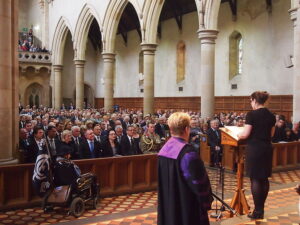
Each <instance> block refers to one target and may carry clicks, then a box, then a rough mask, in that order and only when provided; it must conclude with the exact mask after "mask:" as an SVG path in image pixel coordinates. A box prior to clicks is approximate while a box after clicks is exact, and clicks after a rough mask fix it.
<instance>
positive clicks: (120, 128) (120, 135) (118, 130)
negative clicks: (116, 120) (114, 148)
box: [115, 125, 123, 144]
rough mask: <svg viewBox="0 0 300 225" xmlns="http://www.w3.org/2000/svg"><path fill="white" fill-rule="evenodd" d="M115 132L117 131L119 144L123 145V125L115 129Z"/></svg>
mask: <svg viewBox="0 0 300 225" xmlns="http://www.w3.org/2000/svg"><path fill="white" fill-rule="evenodd" d="M115 131H116V135H117V142H118V143H119V144H121V140H122V137H123V127H122V126H121V125H117V126H116V127H115Z"/></svg>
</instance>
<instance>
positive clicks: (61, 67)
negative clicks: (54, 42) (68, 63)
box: [52, 65, 63, 72]
mask: <svg viewBox="0 0 300 225" xmlns="http://www.w3.org/2000/svg"><path fill="white" fill-rule="evenodd" d="M52 67H53V71H54V72H59V71H62V69H63V65H52Z"/></svg>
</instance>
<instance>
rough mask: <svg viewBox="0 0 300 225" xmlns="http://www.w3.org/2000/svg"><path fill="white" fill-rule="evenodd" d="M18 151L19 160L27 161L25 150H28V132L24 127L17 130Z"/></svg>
mask: <svg viewBox="0 0 300 225" xmlns="http://www.w3.org/2000/svg"><path fill="white" fill-rule="evenodd" d="M19 133H20V134H19V153H20V161H21V163H24V162H26V161H27V158H26V157H27V152H28V151H29V139H28V133H27V131H26V129H25V128H21V129H20V132H19Z"/></svg>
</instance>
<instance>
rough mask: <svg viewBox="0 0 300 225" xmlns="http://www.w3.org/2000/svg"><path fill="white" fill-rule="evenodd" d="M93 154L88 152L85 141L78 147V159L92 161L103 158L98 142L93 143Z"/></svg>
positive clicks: (87, 144)
mask: <svg viewBox="0 0 300 225" xmlns="http://www.w3.org/2000/svg"><path fill="white" fill-rule="evenodd" d="M93 153H94V154H92V152H91V150H90V146H89V143H88V141H87V140H86V139H84V140H83V141H82V143H81V144H80V146H79V157H80V159H92V158H99V157H103V150H102V146H101V144H100V143H99V142H98V141H94V152H93Z"/></svg>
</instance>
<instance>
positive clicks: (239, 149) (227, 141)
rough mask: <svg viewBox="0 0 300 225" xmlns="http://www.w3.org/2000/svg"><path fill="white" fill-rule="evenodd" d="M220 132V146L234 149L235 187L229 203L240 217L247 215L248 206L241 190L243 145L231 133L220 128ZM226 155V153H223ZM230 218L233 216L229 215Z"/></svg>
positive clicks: (242, 189)
mask: <svg viewBox="0 0 300 225" xmlns="http://www.w3.org/2000/svg"><path fill="white" fill-rule="evenodd" d="M220 130H221V144H222V145H230V146H233V147H235V153H236V156H237V164H238V167H237V175H236V176H237V187H236V190H235V193H234V196H233V199H232V201H231V203H230V207H231V208H233V209H234V210H236V211H237V212H238V213H239V214H240V215H242V214H244V212H245V214H248V213H249V209H250V207H249V205H248V203H247V200H246V197H245V193H244V191H245V190H244V188H243V178H244V150H245V144H244V142H243V140H242V141H238V140H237V138H236V135H232V132H231V131H230V130H228V129H227V128H220ZM225 154H226V153H225ZM231 216H233V215H232V214H231Z"/></svg>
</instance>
